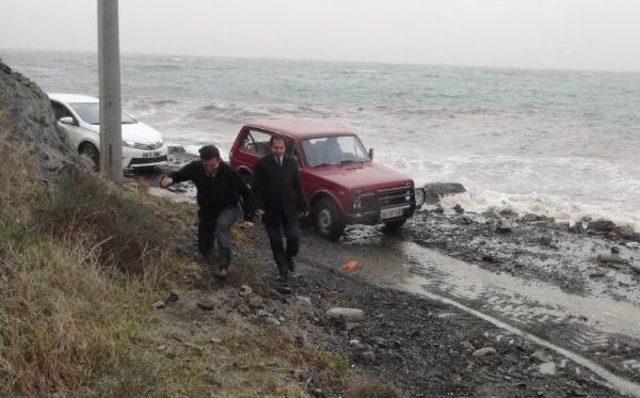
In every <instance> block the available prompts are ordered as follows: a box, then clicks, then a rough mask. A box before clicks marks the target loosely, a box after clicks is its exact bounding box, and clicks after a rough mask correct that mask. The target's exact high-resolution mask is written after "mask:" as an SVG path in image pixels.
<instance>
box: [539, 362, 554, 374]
mask: <svg viewBox="0 0 640 398" xmlns="http://www.w3.org/2000/svg"><path fill="white" fill-rule="evenodd" d="M538 372H540V373H541V374H543V375H550V376H553V375H555V374H556V364H555V363H553V362H545V363H541V364H540V366H539V367H538Z"/></svg>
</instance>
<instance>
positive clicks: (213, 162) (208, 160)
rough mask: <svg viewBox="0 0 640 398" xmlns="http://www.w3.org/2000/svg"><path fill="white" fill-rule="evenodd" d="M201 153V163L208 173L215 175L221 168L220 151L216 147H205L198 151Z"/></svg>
mask: <svg viewBox="0 0 640 398" xmlns="http://www.w3.org/2000/svg"><path fill="white" fill-rule="evenodd" d="M198 152H199V153H200V161H201V162H202V166H204V170H205V171H206V172H207V173H215V172H216V171H218V166H220V151H219V150H218V148H216V147H215V145H205V146H203V147H202V148H200V150H199V151H198Z"/></svg>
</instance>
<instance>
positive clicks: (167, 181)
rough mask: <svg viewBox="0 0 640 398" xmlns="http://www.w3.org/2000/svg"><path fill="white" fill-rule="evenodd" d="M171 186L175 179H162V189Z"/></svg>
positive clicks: (165, 177)
mask: <svg viewBox="0 0 640 398" xmlns="http://www.w3.org/2000/svg"><path fill="white" fill-rule="evenodd" d="M171 184H173V178H171V177H169V176H163V177H162V178H161V179H160V187H161V188H167V187H168V186H169V185H171Z"/></svg>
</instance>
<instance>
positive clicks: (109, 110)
mask: <svg viewBox="0 0 640 398" xmlns="http://www.w3.org/2000/svg"><path fill="white" fill-rule="evenodd" d="M97 1H98V75H99V80H100V82H99V92H100V172H101V173H102V175H103V176H105V177H106V178H107V179H109V180H111V181H113V182H115V183H116V184H118V185H120V184H122V109H121V103H120V39H119V32H118V31H119V27H118V0H97Z"/></svg>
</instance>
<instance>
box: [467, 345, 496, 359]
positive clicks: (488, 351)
mask: <svg viewBox="0 0 640 398" xmlns="http://www.w3.org/2000/svg"><path fill="white" fill-rule="evenodd" d="M495 354H497V351H496V349H495V348H493V347H484V348H480V349H479V350H475V351H474V352H473V354H471V355H473V356H474V357H475V358H483V357H486V356H489V355H495Z"/></svg>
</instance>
